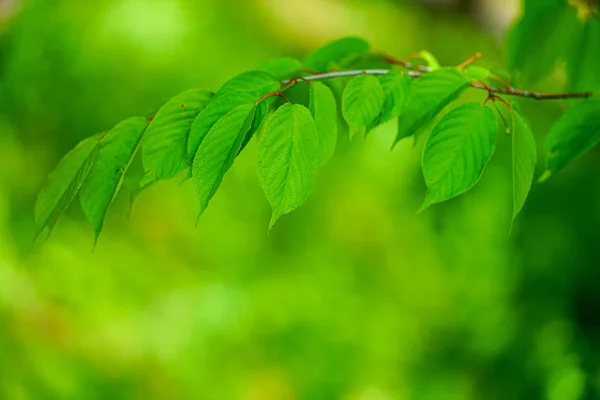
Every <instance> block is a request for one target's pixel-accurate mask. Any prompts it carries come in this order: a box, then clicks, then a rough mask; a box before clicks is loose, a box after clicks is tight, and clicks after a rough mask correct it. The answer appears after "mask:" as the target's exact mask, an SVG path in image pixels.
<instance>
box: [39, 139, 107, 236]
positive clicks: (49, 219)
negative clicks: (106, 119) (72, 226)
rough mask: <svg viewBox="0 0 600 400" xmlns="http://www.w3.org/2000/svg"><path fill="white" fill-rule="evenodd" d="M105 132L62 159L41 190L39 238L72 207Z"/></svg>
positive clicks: (87, 140)
mask: <svg viewBox="0 0 600 400" xmlns="http://www.w3.org/2000/svg"><path fill="white" fill-rule="evenodd" d="M102 137H103V136H102V135H95V136H92V137H89V138H87V139H85V140H83V141H82V142H81V143H79V144H78V145H77V146H76V147H75V148H74V149H73V150H71V151H70V152H69V153H67V155H66V156H64V157H63V159H62V160H61V161H60V163H59V164H58V166H57V167H56V168H55V169H54V171H53V172H52V173H51V174H50V176H48V179H47V181H46V183H45V185H44V187H43V188H42V190H41V191H40V193H39V195H38V197H37V200H36V203H35V222H36V226H37V228H36V233H35V237H36V238H37V237H38V236H39V235H40V233H42V231H43V230H44V229H45V228H49V229H50V231H52V228H53V227H54V225H55V224H56V222H57V221H58V220H59V218H60V217H61V216H62V215H63V213H64V212H65V211H66V209H67V208H68V207H69V205H70V204H71V202H72V201H73V199H74V198H75V196H77V193H78V192H79V189H80V188H81V185H82V184H83V182H84V180H85V178H86V177H87V176H88V173H89V172H90V169H91V168H92V165H93V164H94V160H95V159H96V154H97V153H98V148H99V144H100V140H101V138H102Z"/></svg>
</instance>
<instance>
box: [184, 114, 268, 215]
mask: <svg viewBox="0 0 600 400" xmlns="http://www.w3.org/2000/svg"><path fill="white" fill-rule="evenodd" d="M255 109H256V106H255V105H254V103H248V104H243V105H241V106H238V107H236V108H234V109H233V110H231V111H229V112H228V113H227V114H225V115H224V116H223V117H221V118H220V119H219V120H218V121H217V123H216V124H215V125H214V126H213V127H212V128H211V129H210V131H208V133H207V135H206V137H205V138H204V140H203V141H202V143H201V144H200V147H198V151H197V152H196V156H195V157H194V164H193V167H192V175H193V177H194V181H195V183H196V193H197V194H198V199H199V200H200V214H199V216H200V215H202V213H203V212H204V210H206V207H207V206H208V202H209V201H210V199H211V198H212V197H213V196H214V194H215V193H216V191H217V189H218V188H219V186H220V185H221V182H222V180H223V176H224V175H225V173H226V172H227V171H228V170H229V168H231V165H232V164H233V160H234V159H235V156H236V155H237V154H238V151H239V149H240V146H241V144H242V141H243V140H244V137H245V136H246V133H247V132H248V130H249V129H250V126H251V124H252V119H253V118H254V111H255Z"/></svg>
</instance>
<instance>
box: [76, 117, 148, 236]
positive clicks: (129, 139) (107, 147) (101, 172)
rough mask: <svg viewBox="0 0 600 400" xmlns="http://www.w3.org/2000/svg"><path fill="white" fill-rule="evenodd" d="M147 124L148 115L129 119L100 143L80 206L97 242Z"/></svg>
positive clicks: (83, 189) (82, 191)
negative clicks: (105, 218) (107, 213)
mask: <svg viewBox="0 0 600 400" xmlns="http://www.w3.org/2000/svg"><path fill="white" fill-rule="evenodd" d="M147 126H148V121H147V120H146V118H143V117H135V118H130V119H127V120H125V121H123V122H121V123H120V124H118V125H117V126H115V127H114V128H112V129H111V130H110V131H109V132H108V133H107V134H106V135H105V136H104V138H103V139H102V142H101V143H100V148H99V150H98V154H97V155H96V160H95V162H94V165H93V166H92V168H91V170H90V171H89V174H88V175H87V178H86V179H85V182H84V183H83V185H82V186H81V191H80V193H79V199H80V202H81V208H82V209H83V212H84V214H85V216H86V217H87V219H88V220H89V221H90V222H91V224H92V226H93V228H94V233H95V241H97V240H98V235H99V234H100V231H102V225H103V223H104V217H105V215H106V211H107V210H108V207H109V206H110V204H111V203H112V201H113V200H114V198H115V197H116V195H117V193H118V191H119V189H120V188H121V185H122V183H123V178H124V176H125V172H126V171H127V169H128V168H129V165H130V164H131V161H132V160H133V157H134V156H135V153H136V151H137V149H138V147H139V144H140V141H141V139H142V135H143V134H144V131H145V130H146V127H147Z"/></svg>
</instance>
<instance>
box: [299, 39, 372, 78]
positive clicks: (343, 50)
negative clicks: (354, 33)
mask: <svg viewBox="0 0 600 400" xmlns="http://www.w3.org/2000/svg"><path fill="white" fill-rule="evenodd" d="M369 48H370V46H369V43H367V42H366V41H364V40H363V39H360V38H356V37H347V38H343V39H339V40H336V41H334V42H331V43H328V44H326V45H325V46H323V47H321V48H320V49H318V50H316V51H314V52H313V53H311V54H310V55H309V56H308V57H306V60H304V66H305V67H306V68H308V69H311V70H314V71H319V72H325V71H327V70H329V68H330V66H331V65H336V64H340V63H341V62H343V61H344V60H347V59H349V58H352V57H354V56H356V55H358V54H361V53H366V52H368V51H369Z"/></svg>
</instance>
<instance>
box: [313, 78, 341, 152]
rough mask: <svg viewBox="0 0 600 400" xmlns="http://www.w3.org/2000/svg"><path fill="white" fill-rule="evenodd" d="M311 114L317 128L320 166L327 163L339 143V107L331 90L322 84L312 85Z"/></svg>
mask: <svg viewBox="0 0 600 400" xmlns="http://www.w3.org/2000/svg"><path fill="white" fill-rule="evenodd" d="M310 113H311V115H312V117H313V119H314V121H315V124H316V126H317V134H318V138H319V148H320V155H321V156H320V164H324V163H326V162H327V161H328V160H329V159H330V158H331V156H332V155H333V153H334V151H335V145H336V143H337V107H336V103H335V97H334V95H333V92H332V91H331V89H329V88H328V87H327V86H325V85H324V84H323V83H321V82H313V83H311V85H310Z"/></svg>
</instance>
